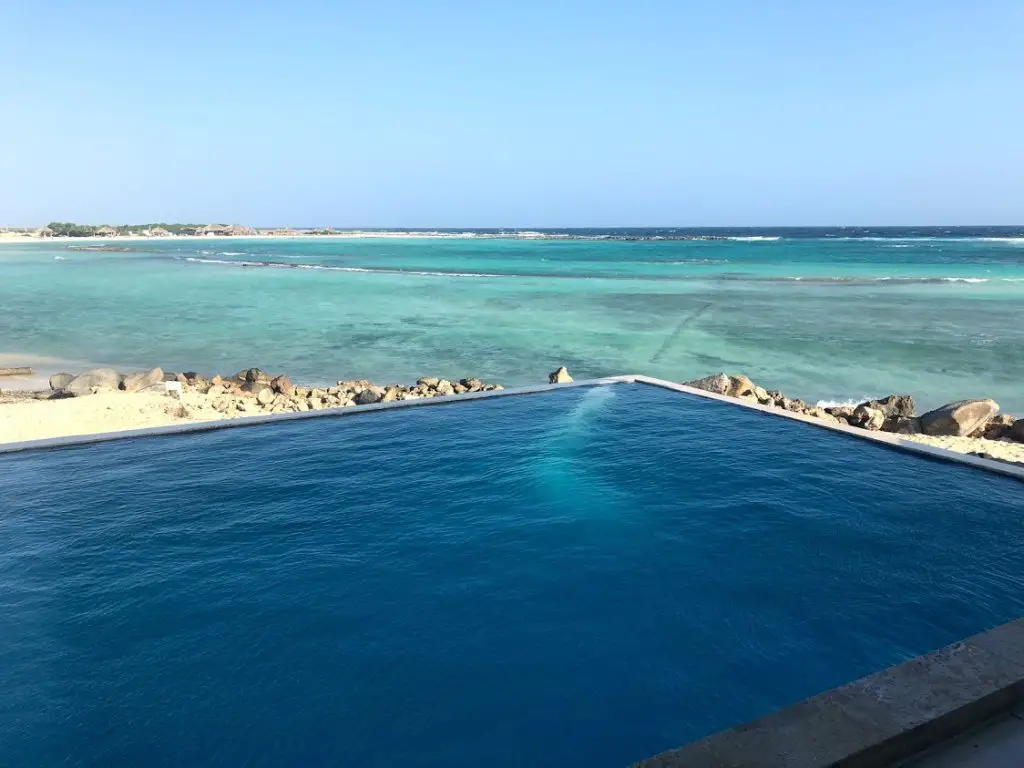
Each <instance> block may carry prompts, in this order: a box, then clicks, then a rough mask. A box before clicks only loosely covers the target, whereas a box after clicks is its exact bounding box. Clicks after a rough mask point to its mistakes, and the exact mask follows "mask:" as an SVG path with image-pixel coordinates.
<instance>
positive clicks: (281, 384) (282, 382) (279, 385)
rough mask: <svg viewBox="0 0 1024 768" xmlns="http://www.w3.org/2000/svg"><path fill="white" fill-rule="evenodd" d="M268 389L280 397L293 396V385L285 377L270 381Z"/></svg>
mask: <svg viewBox="0 0 1024 768" xmlns="http://www.w3.org/2000/svg"><path fill="white" fill-rule="evenodd" d="M270 388H271V389H272V390H274V391H275V392H279V393H281V394H282V395H285V396H287V397H291V396H292V395H294V394H295V384H293V383H292V380H291V379H290V378H288V377H287V376H278V377H276V378H274V379H271V381H270Z"/></svg>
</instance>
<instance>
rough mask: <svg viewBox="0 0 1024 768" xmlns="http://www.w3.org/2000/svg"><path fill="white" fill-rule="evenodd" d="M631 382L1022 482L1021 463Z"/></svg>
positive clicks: (638, 378) (659, 382)
mask: <svg viewBox="0 0 1024 768" xmlns="http://www.w3.org/2000/svg"><path fill="white" fill-rule="evenodd" d="M631 378H632V381H633V382H634V383H636V384H648V385H650V386H654V387H660V388H662V389H668V390H671V391H673V392H682V393H684V394H687V395H695V396H697V397H702V398H704V399H706V400H715V401H717V402H720V403H727V404H728V405H735V406H738V407H740V408H747V409H750V410H753V411H758V412H760V413H764V414H766V415H768V416H775V417H776V418H781V419H790V420H792V421H798V422H800V423H801V424H809V425H811V426H814V427H818V428H819V429H827V430H830V431H832V432H839V433H840V434H844V435H848V436H850V437H855V438H857V439H858V440H868V441H870V442H874V443H877V444H879V445H883V446H885V447H887V448H892V449H894V450H898V451H907V452H909V453H916V454H919V455H922V456H928V457H931V458H933V459H939V460H942V461H949V462H954V463H957V464H966V465H967V466H970V467H974V468H976V469H983V470H986V471H988V472H994V473H996V474H1000V475H1004V476H1007V477H1012V478H1014V479H1016V480H1021V481H1024V466H1015V465H1013V464H1009V463H1006V462H1002V461H993V460H992V459H983V458H982V457H981V456H971V455H969V454H966V453H958V452H956V451H951V450H949V449H948V448H939V447H937V446H934V445H926V444H924V443H917V442H914V441H913V440H904V439H902V438H901V437H900V436H899V435H895V434H893V433H891V432H872V431H870V430H866V429H861V428H859V427H851V426H849V425H846V424H838V423H834V422H828V421H824V420H823V419H819V418H815V417H814V416H808V415H807V414H804V413H794V412H792V411H784V410H782V409H780V408H772V407H770V406H767V405H761V404H760V403H750V402H746V401H744V400H738V399H736V398H734V397H728V396H727V395H718V394H715V393H714V392H707V391H705V390H703V389H696V388H694V387H688V386H686V385H685V384H676V383H675V382H671V381H666V380H664V379H655V378H652V377H650V376H643V375H641V374H637V375H634V376H633V377H631Z"/></svg>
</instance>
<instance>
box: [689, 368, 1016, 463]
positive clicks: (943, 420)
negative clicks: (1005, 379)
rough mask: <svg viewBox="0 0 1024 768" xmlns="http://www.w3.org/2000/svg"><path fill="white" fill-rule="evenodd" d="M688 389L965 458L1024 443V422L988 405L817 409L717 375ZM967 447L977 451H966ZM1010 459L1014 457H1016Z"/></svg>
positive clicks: (905, 402) (906, 402)
mask: <svg viewBox="0 0 1024 768" xmlns="http://www.w3.org/2000/svg"><path fill="white" fill-rule="evenodd" d="M684 384H685V385H686V386H688V387H694V388H696V389H703V390H705V391H707V392H713V393H715V394H719V395H725V396H727V397H733V398H736V399H738V400H743V401H746V402H750V403H758V404H759V405H764V406H768V407H770V408H779V409H781V410H784V411H790V412H793V413H802V414H805V415H807V416H811V417H814V418H817V419H822V420H824V421H828V422H831V423H833V424H845V425H848V426H851V427H857V428H858V429H865V430H869V431H881V432H891V433H894V434H898V435H903V436H906V437H907V438H908V439H911V440H915V441H917V442H923V443H929V444H933V445H939V446H941V447H945V448H951V449H953V450H958V451H960V452H963V453H975V454H977V455H986V456H989V457H992V456H993V454H992V453H991V452H990V450H985V448H986V445H985V444H989V443H994V442H1001V443H1024V418H1015V417H1013V416H1010V415H1008V414H1001V413H1000V412H999V404H998V403H997V402H995V401H994V400H989V399H978V400H960V401H957V402H954V403H947V404H946V405H943V406H940V407H939V408H935V409H933V410H931V411H928V412H926V413H923V414H920V415H917V412H916V409H917V405H916V403H915V402H914V398H913V397H912V396H910V395H905V394H892V395H889V396H888V397H884V398H881V399H879V400H867V401H865V402H863V403H859V404H857V405H841V406H829V407H819V406H812V405H809V404H807V403H805V402H804V401H803V400H800V399H798V398H789V397H787V396H786V395H784V394H783V393H782V392H779V391H778V390H767V389H765V388H763V387H760V386H758V385H756V384H754V383H753V382H752V381H751V380H750V379H749V378H747V377H746V376H743V375H730V374H726V373H718V374H715V375H713V376H705V377H704V378H702V379H694V380H692V381H687V382H684ZM976 441H984V444H981V445H978V446H971V443H973V442H976ZM965 447H977V448H979V449H978V450H964V449H965ZM1012 453H1013V455H1016V453H1017V452H1012ZM996 458H1002V457H1001V456H996Z"/></svg>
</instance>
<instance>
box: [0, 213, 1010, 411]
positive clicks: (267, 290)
mask: <svg viewBox="0 0 1024 768" xmlns="http://www.w3.org/2000/svg"><path fill="white" fill-rule="evenodd" d="M655 232H656V231H655V230H645V231H644V233H646V234H645V235H644V236H647V237H657V236H661V235H657V234H653V233H655ZM666 232H667V231H666ZM782 232H783V234H777V235H769V236H770V237H775V238H778V239H767V240H765V239H755V240H749V239H737V240H718V241H692V240H691V241H681V240H652V239H647V240H642V241H622V240H546V241H544V240H542V241H518V240H508V239H479V238H477V239H474V238H465V239H404V240H403V239H347V240H324V239H321V240H310V239H305V240H302V239H296V240H218V239H214V238H207V239H201V240H189V241H178V240H176V241H149V242H141V243H129V242H115V243H112V245H114V246H115V247H124V248H128V251H127V252H109V251H89V250H81V249H70V248H69V247H68V244H67V243H44V244H39V245H28V246H13V245H5V246H3V247H2V248H0V338H2V339H3V340H4V341H3V345H4V349H0V353H8V354H11V353H16V354H17V355H19V356H20V358H21V359H25V360H28V361H30V362H31V359H32V358H33V357H34V356H48V357H52V358H57V359H58V361H61V360H63V361H68V362H66V363H62V362H55V363H52V365H54V366H58V367H59V366H61V365H67V366H73V365H76V364H77V365H90V364H111V365H114V366H118V367H126V368H130V367H146V366H152V365H154V364H159V365H162V366H164V367H166V368H169V369H172V370H181V369H186V370H190V369H198V370H201V371H205V372H210V373H212V372H221V373H224V372H229V373H233V372H234V371H236V370H239V369H241V368H244V367H249V366H252V365H258V366H262V367H265V368H268V369H272V370H280V371H287V372H288V373H289V374H291V375H292V376H293V377H294V378H297V379H304V380H308V381H310V382H321V381H324V382H327V381H334V380H336V379H339V378H356V377H367V378H371V379H374V380H377V381H385V382H386V381H400V382H411V381H414V380H415V379H416V378H417V377H419V376H421V375H426V374H434V375H442V376H448V377H453V376H454V377H463V376H466V375H477V376H481V377H485V378H488V379H491V380H494V381H499V382H501V383H503V384H506V385H517V384H529V383H538V382H541V381H544V379H545V376H546V374H547V372H548V371H550V370H553V369H554V368H555V367H557V366H558V365H567V366H568V367H569V369H570V370H571V371H572V372H573V374H574V375H576V376H577V377H578V378H590V377H596V376H603V375H609V374H620V373H645V374H648V375H652V376H658V377H661V378H667V379H670V380H676V381H681V380H685V379H688V378H693V377H697V376H702V375H706V374H708V373H712V372H714V371H717V370H722V369H725V370H728V371H736V372H746V373H748V374H749V375H750V376H752V377H753V378H755V379H756V380H757V381H758V382H759V383H763V384H764V385H765V386H766V387H768V388H778V389H781V390H783V391H785V392H787V393H788V394H790V395H791V396H798V397H802V398H804V399H806V400H810V401H816V400H819V399H825V400H848V399H862V398H865V397H868V396H880V395H885V394H888V393H890V392H909V393H911V394H914V395H915V396H917V397H918V399H919V400H920V401H921V403H922V404H923V405H924V406H926V407H927V406H935V405H939V404H941V403H943V402H948V401H950V400H955V399H962V398H965V397H994V398H995V399H996V400H997V401H999V402H1000V403H1001V404H1002V405H1003V407H1004V409H1005V410H1007V411H1010V412H1016V413H1018V414H1020V413H1024V394H1022V391H1021V389H1020V387H1019V382H1020V381H1021V380H1022V379H1024V323H1021V322H1020V317H1021V315H1022V314H1024V238H1022V237H1020V233H1019V232H1018V231H1016V230H1012V231H1010V230H1004V229H995V228H986V229H981V230H922V231H919V230H897V231H890V230H886V231H884V232H882V233H881V235H878V234H877V233H873V232H872V231H864V232H860V231H858V232H850V231H848V230H834V231H818V230H792V231H791V230H783V231H782ZM844 233H845V234H844ZM739 236H740V237H745V236H753V237H765V236H766V235H759V234H757V233H753V232H752V233H750V234H749V235H743V234H740V235H739ZM261 265H262V266H261ZM267 265H270V266H267ZM42 367H46V366H45V364H44V366H42Z"/></svg>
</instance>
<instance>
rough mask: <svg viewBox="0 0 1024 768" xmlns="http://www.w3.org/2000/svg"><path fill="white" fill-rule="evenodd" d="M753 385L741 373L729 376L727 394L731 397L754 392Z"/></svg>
mask: <svg viewBox="0 0 1024 768" xmlns="http://www.w3.org/2000/svg"><path fill="white" fill-rule="evenodd" d="M754 389H755V385H754V382H752V381H751V380H750V379H748V378H747V377H746V376H744V375H743V374H740V375H739V376H730V377H729V395H730V396H731V397H744V396H745V395H753V394H754Z"/></svg>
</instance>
